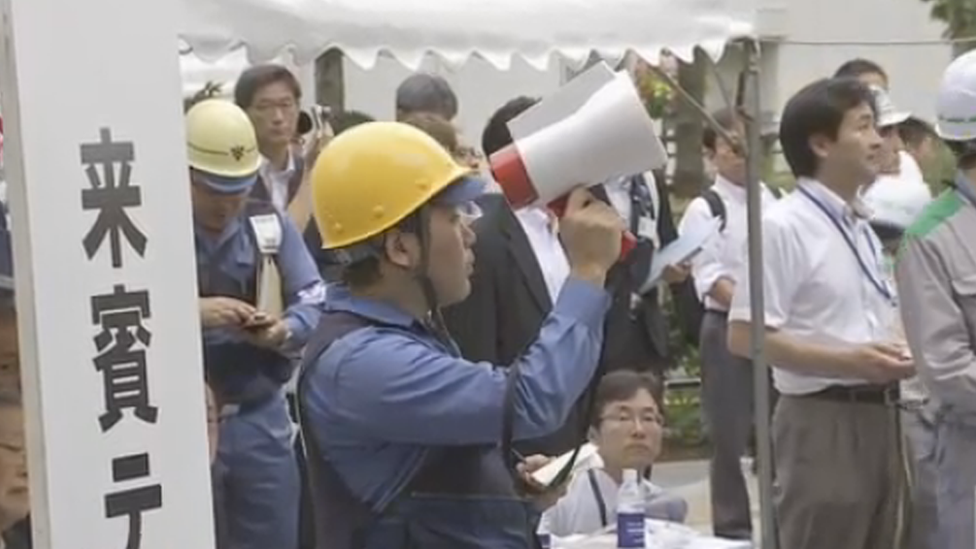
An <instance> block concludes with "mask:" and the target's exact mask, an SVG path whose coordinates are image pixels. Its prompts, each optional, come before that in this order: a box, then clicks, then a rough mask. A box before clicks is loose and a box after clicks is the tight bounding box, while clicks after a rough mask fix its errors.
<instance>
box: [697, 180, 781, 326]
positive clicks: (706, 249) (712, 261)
mask: <svg viewBox="0 0 976 549" xmlns="http://www.w3.org/2000/svg"><path fill="white" fill-rule="evenodd" d="M712 190H713V191H715V194H717V195H718V196H719V198H721V199H722V204H723V205H725V229H724V230H722V231H721V232H720V233H719V234H717V235H715V236H714V237H712V238H711V239H709V240H708V241H707V242H705V245H704V246H703V247H702V250H701V252H699V253H698V254H697V255H696V256H695V257H693V258H692V259H691V274H692V276H693V277H694V280H695V291H696V293H697V294H698V298H699V299H700V300H702V303H703V304H704V305H705V308H706V309H709V310H714V311H726V310H728V308H727V307H725V306H723V305H721V304H720V303H719V302H717V301H715V300H714V299H712V298H711V297H710V296H709V295H708V293H709V292H710V291H711V290H712V286H714V285H715V283H716V282H718V280H719V279H720V278H727V279H729V280H730V281H731V282H732V283H733V284H735V283H737V282H738V281H737V280H736V275H737V274H738V271H739V270H740V269H741V268H742V264H743V263H745V262H746V260H747V259H748V257H749V255H748V254H749V250H748V246H747V242H748V236H749V233H748V226H747V225H748V220H747V216H746V189H745V188H744V187H742V186H741V185H736V184H735V183H732V182H731V181H729V180H728V179H725V178H724V177H722V176H721V175H716V176H715V183H714V184H713V185H712ZM775 201H776V197H774V196H773V193H771V192H770V191H769V189H768V188H767V187H766V185H765V184H762V205H763V210H765V209H766V208H768V207H769V206H770V205H771V204H773V203H774V202H775ZM712 219H713V217H712V210H711V208H709V206H708V202H707V201H706V200H705V199H704V198H702V197H698V198H696V199H694V200H692V201H691V202H690V203H689V204H688V207H687V208H686V209H685V214H684V216H683V217H682V218H681V223H679V224H678V234H686V233H688V232H693V231H697V230H698V228H699V227H701V226H703V225H704V224H706V223H712V222H713V221H712Z"/></svg>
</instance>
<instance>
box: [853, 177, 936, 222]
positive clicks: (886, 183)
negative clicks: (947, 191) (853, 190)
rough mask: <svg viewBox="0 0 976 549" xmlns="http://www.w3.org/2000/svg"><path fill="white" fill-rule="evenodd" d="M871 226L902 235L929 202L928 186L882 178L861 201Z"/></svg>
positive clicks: (894, 178) (897, 178)
mask: <svg viewBox="0 0 976 549" xmlns="http://www.w3.org/2000/svg"><path fill="white" fill-rule="evenodd" d="M861 200H862V201H863V202H864V205H865V206H867V207H868V209H869V210H871V223H872V224H875V225H881V226H885V227H888V228H891V229H896V230H899V231H904V230H905V229H907V228H908V227H909V226H910V225H911V224H912V223H913V222H914V221H915V218H916V217H918V214H919V213H921V211H922V209H923V208H925V206H926V205H927V204H928V203H929V202H930V201H931V200H932V192H931V191H930V190H929V188H928V186H926V185H925V184H923V183H920V182H917V181H907V180H905V179H903V178H901V177H898V176H881V177H879V178H878V180H877V181H875V182H874V184H873V185H871V186H870V187H868V189H867V191H865V193H864V196H862V197H861Z"/></svg>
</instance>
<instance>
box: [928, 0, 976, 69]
mask: <svg viewBox="0 0 976 549" xmlns="http://www.w3.org/2000/svg"><path fill="white" fill-rule="evenodd" d="M922 2H925V3H926V4H929V5H930V6H931V9H930V11H929V14H930V15H931V17H932V18H933V19H936V20H938V21H942V22H943V23H945V24H946V29H945V32H944V33H943V36H945V37H946V38H956V39H959V38H973V37H976V2H974V1H973V0H922ZM974 48H976V41H966V42H957V43H955V44H953V47H952V50H953V55H955V56H959V55H962V54H963V53H965V52H967V51H969V50H971V49H974Z"/></svg>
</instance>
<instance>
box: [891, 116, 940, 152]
mask: <svg viewBox="0 0 976 549" xmlns="http://www.w3.org/2000/svg"><path fill="white" fill-rule="evenodd" d="M898 135H899V136H900V137H901V140H902V141H903V142H904V143H905V145H907V146H909V147H917V146H919V145H921V144H922V142H923V141H925V140H926V139H927V138H935V137H936V134H935V129H933V128H932V125H931V124H929V123H928V122H926V121H924V120H922V119H921V118H916V117H914V116H912V117H909V118H908V119H907V120H905V121H904V122H902V123H901V124H898Z"/></svg>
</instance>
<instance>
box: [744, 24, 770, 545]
mask: <svg viewBox="0 0 976 549" xmlns="http://www.w3.org/2000/svg"><path fill="white" fill-rule="evenodd" d="M745 48H746V74H747V79H748V87H751V90H749V91H750V92H751V93H747V94H746V98H747V101H748V103H747V105H746V109H747V111H748V112H749V114H750V116H749V120H748V121H747V123H746V131H747V139H746V141H747V143H748V147H747V149H746V151H747V159H746V174H747V181H748V187H747V204H748V214H747V216H748V227H749V237H748V239H749V281H748V284H749V295H750V296H751V302H750V304H749V306H750V308H751V309H752V315H751V318H752V333H751V349H752V355H751V356H752V367H753V371H754V376H753V377H754V383H755V414H756V418H755V419H756V454H757V455H756V458H757V460H758V463H759V508H760V520H761V523H760V527H761V528H762V537H761V540H762V545H761V547H762V549H777V547H778V545H777V539H776V522H775V517H774V514H773V463H772V453H773V448H772V439H771V437H770V425H769V424H770V417H771V414H770V410H769V407H770V402H769V401H770V398H769V393H770V390H769V389H770V388H769V381H768V380H769V371H768V369H767V368H766V357H765V325H766V320H765V314H764V310H765V308H764V304H763V298H764V296H763V257H762V255H763V254H762V187H761V185H760V179H761V163H762V143H761V128H760V126H761V125H762V108H761V105H762V101H761V98H760V96H759V92H760V83H759V76H760V74H759V56H760V51H759V43H758V42H757V41H756V40H748V41H746V43H745Z"/></svg>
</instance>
